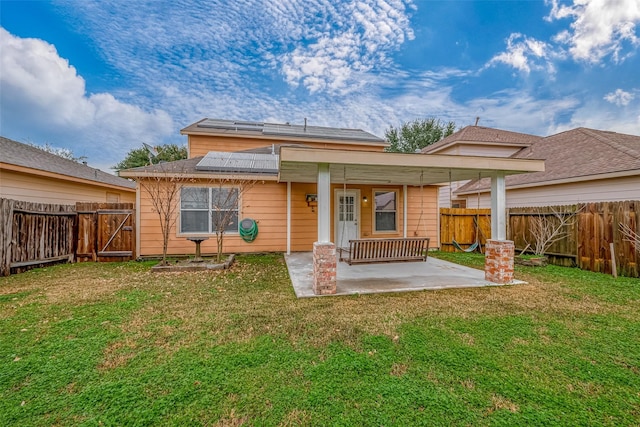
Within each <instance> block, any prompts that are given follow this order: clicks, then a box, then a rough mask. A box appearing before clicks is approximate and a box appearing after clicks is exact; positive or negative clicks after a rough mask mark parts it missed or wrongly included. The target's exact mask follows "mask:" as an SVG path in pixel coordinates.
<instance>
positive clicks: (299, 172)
mask: <svg viewBox="0 0 640 427" xmlns="http://www.w3.org/2000/svg"><path fill="white" fill-rule="evenodd" d="M278 170H279V172H278V181H279V182H286V183H287V255H288V256H291V218H292V211H291V183H292V182H297V183H315V184H316V186H317V206H318V209H317V212H318V213H317V215H318V221H317V222H318V232H317V235H318V237H317V241H316V242H315V243H314V245H313V254H312V257H311V259H310V260H308V261H307V265H309V266H310V268H311V270H312V275H311V281H312V292H313V293H314V294H316V295H320V294H341V293H342V292H347V289H346V287H348V283H350V282H348V280H347V276H345V273H347V271H348V272H353V274H355V276H353V277H354V278H358V277H366V274H367V273H366V272H371V271H376V272H377V273H378V274H376V276H375V277H378V278H379V277H381V276H380V273H382V272H384V273H386V274H385V275H384V276H382V277H385V280H387V281H388V280H389V279H390V277H389V274H390V272H391V271H392V270H394V271H396V272H398V273H401V272H402V271H408V270H409V268H408V267H407V265H408V264H406V263H402V264H397V266H399V268H400V270H398V269H397V268H396V267H395V266H394V267H390V266H391V265H393V264H382V265H380V266H372V265H367V266H364V267H356V268H354V267H349V269H348V270H345V267H344V266H340V265H339V264H340V263H338V261H337V256H336V244H335V242H334V241H332V238H331V222H332V212H331V185H332V184H334V185H335V184H344V185H345V186H346V184H347V183H349V184H351V185H355V184H361V185H364V184H378V185H381V184H388V185H401V186H403V188H404V191H403V192H402V193H403V195H404V200H403V201H401V202H399V203H403V204H404V206H405V209H404V212H405V215H406V206H407V196H406V194H407V191H406V189H407V187H408V186H417V185H419V186H420V187H421V188H422V186H424V185H438V184H442V183H446V182H451V181H462V180H470V179H480V178H482V177H490V178H491V239H489V240H488V241H487V245H486V251H485V255H486V258H485V259H486V262H485V271H484V274H483V272H480V274H481V275H482V276H484V279H485V284H484V285H485V286H486V285H487V282H489V283H499V284H507V283H510V282H512V280H513V257H514V245H513V242H512V241H508V240H506V235H507V233H506V228H507V223H506V191H505V177H506V176H507V175H512V174H520V173H527V172H538V171H544V161H543V160H534V159H513V158H501V157H500V158H496V157H476V156H462V155H438V154H418V153H411V154H407V153H385V152H369V151H346V150H332V149H318V148H313V149H311V148H300V147H282V149H281V151H280V160H279V168H278ZM405 219H406V218H405ZM403 223H404V224H405V225H404V230H403V238H404V239H406V238H407V237H408V234H407V228H406V223H407V222H406V220H405V221H403ZM432 237H437V236H432ZM434 240H437V239H434ZM434 243H436V242H434ZM435 246H439V242H437V243H436V244H435ZM427 263H428V261H427ZM427 263H424V264H427ZM432 264H435V262H434V263H432ZM378 270H379V271H378ZM341 271H342V275H343V277H342V279H341V278H340V274H341ZM416 274H417V275H419V276H421V277H422V279H420V280H422V281H423V282H424V280H426V279H427V278H429V277H436V276H437V275H434V274H431V273H429V272H427V271H421V272H418V273H416ZM372 279H373V277H372ZM420 280H418V281H420ZM406 281H407V282H409V280H408V279H407V280H406ZM351 283H355V282H351ZM425 283H426V282H425ZM423 285H424V283H423ZM436 286H439V285H436ZM341 288H344V290H343V289H341Z"/></svg>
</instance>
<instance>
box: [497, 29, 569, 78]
mask: <svg viewBox="0 0 640 427" xmlns="http://www.w3.org/2000/svg"><path fill="white" fill-rule="evenodd" d="M506 42H507V49H506V51H505V52H501V53H499V54H497V55H495V56H494V57H493V58H491V60H489V62H488V63H487V65H486V66H485V68H487V67H490V66H493V65H495V64H497V63H503V64H506V65H509V66H511V67H513V68H515V69H517V70H519V71H522V72H523V73H526V74H528V73H530V72H531V70H544V69H546V70H547V72H549V73H551V74H553V73H554V72H555V68H554V66H553V63H552V62H551V59H552V58H553V57H554V56H557V55H556V54H554V53H553V51H552V48H551V46H550V45H549V44H547V43H545V42H543V41H540V40H536V39H534V38H531V37H527V36H525V35H522V34H520V33H513V34H511V35H510V36H509V38H508V39H507V40H506Z"/></svg>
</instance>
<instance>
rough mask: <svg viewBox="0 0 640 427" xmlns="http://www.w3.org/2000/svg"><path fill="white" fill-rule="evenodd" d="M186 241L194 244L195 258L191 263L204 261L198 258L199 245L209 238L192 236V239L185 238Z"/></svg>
mask: <svg viewBox="0 0 640 427" xmlns="http://www.w3.org/2000/svg"><path fill="white" fill-rule="evenodd" d="M187 240H191V241H192V242H193V243H195V244H196V257H195V258H194V259H193V260H192V261H193V262H202V261H204V260H203V259H202V257H201V256H200V243H202V242H203V241H204V240H209V238H208V237H205V236H194V237H187Z"/></svg>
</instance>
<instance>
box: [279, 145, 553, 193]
mask: <svg viewBox="0 0 640 427" xmlns="http://www.w3.org/2000/svg"><path fill="white" fill-rule="evenodd" d="M320 164H326V165H329V173H330V177H331V182H332V183H340V184H342V183H344V182H348V183H359V184H394V185H420V184H424V185H428V184H441V183H446V182H449V180H451V181H462V180H468V179H477V178H478V176H479V175H480V176H483V177H488V176H492V175H495V174H496V173H500V174H502V175H513V174H521V173H528V172H542V171H544V160H530V159H512V158H498V157H475V156H457V155H443V154H418V153H416V154H406V153H386V152H370V151H348V150H331V149H318V148H301V147H282V149H281V151H280V165H279V174H278V180H279V181H280V182H306V183H313V182H317V181H318V165H320Z"/></svg>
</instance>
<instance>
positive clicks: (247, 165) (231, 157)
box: [196, 151, 279, 174]
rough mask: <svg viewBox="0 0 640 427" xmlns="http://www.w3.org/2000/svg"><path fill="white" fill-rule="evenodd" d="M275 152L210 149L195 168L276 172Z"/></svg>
mask: <svg viewBox="0 0 640 427" xmlns="http://www.w3.org/2000/svg"><path fill="white" fill-rule="evenodd" d="M278 160H279V156H278V155H277V154H261V153H226V152H217V151H210V152H209V153H207V155H206V156H204V157H203V158H202V160H200V162H198V164H197V165H196V169H197V170H202V171H211V172H230V173H234V172H235V173H264V174H277V173H278Z"/></svg>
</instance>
